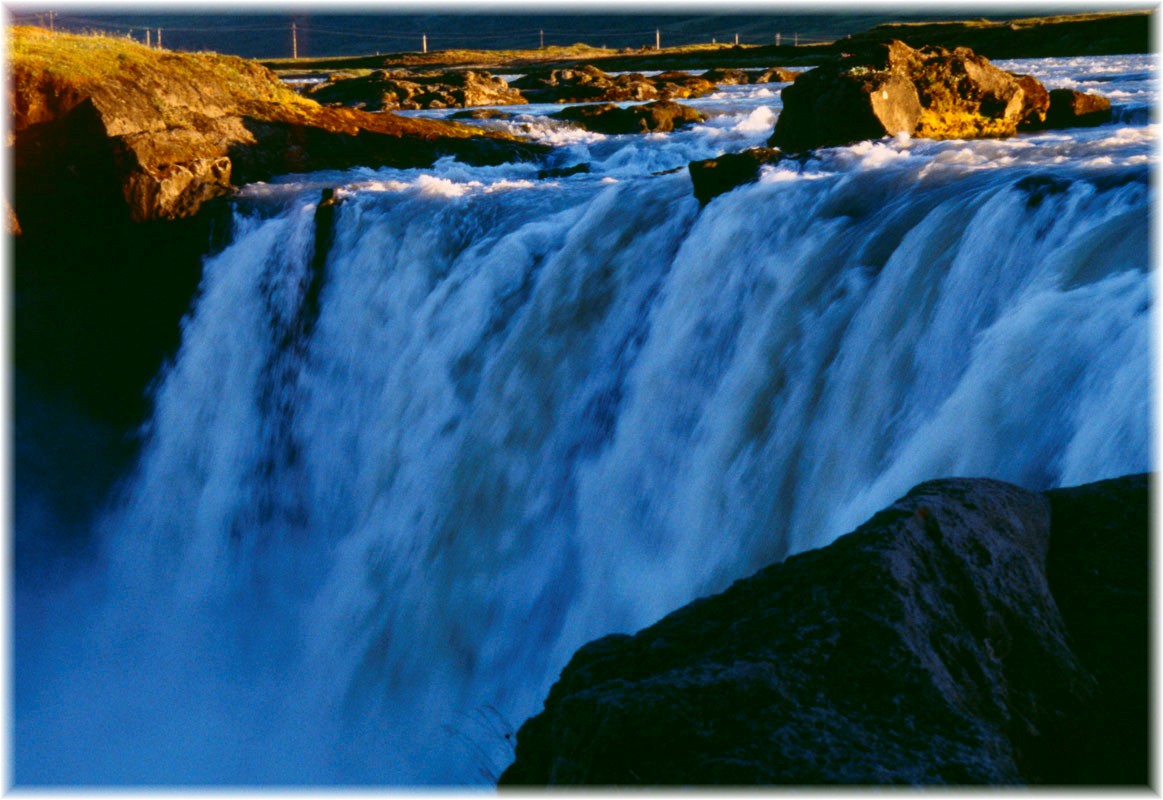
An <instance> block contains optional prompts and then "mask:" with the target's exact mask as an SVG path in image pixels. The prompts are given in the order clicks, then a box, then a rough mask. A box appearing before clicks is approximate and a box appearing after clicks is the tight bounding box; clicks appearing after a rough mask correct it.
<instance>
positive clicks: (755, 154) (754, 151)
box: [689, 147, 784, 204]
mask: <svg viewBox="0 0 1163 800" xmlns="http://www.w3.org/2000/svg"><path fill="white" fill-rule="evenodd" d="M782 158H784V154H783V153H781V152H780V151H779V150H776V149H774V148H771V147H752V148H750V149H747V150H744V151H743V152H741V153H724V154H723V155H721V156H716V157H715V158H708V159H704V160H703V161H692V162H691V163H690V167H689V168H690V174H691V183H692V184H694V189H695V197H697V198H698V200H699V202H700V203H703V204H706V203H708V202H710V201H711V200H712V199H713V198H715V197H718V196H719V195H721V194H723V193H724V192H729V191H731V190H732V189H734V188H735V187H736V186H739V185H741V184H744V183H750V182H751V181H753V180H755V178H756V177H758V175H759V170H760V169H762V167H763V165H764V164H774V163H776V162H777V161H779V160H781V159H782Z"/></svg>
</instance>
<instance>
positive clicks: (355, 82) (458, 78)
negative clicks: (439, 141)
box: [306, 70, 525, 111]
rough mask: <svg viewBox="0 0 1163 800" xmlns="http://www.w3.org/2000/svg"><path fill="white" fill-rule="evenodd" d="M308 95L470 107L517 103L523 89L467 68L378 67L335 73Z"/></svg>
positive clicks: (351, 102) (367, 104)
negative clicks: (418, 71) (423, 71)
mask: <svg viewBox="0 0 1163 800" xmlns="http://www.w3.org/2000/svg"><path fill="white" fill-rule="evenodd" d="M306 95H307V96H308V97H310V98H311V99H312V100H316V101H318V102H320V103H324V104H333V105H343V106H350V107H352V108H363V109H365V110H367V111H384V110H392V109H420V108H467V107H471V106H502V105H516V104H520V103H524V102H525V98H524V97H523V96H522V95H521V92H519V91H517V90H516V89H513V88H511V87H510V86H509V84H508V83H506V82H505V80H504V79H502V78H498V77H496V76H494V75H491V74H490V73H488V72H483V71H482V72H477V71H474V70H464V71H463V72H448V73H438V74H436V75H431V76H424V75H413V74H411V73H407V72H388V71H386V70H376V71H375V72H373V73H371V74H370V75H366V76H362V77H356V78H350V77H340V76H337V77H333V78H332V79H330V80H328V81H325V82H324V83H321V84H318V85H316V86H314V87H312V88H310V89H309V90H308V91H307V92H306Z"/></svg>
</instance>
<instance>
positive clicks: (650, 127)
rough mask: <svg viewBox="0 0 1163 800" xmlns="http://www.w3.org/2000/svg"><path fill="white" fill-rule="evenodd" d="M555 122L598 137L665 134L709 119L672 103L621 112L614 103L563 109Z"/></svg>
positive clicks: (647, 104)
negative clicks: (592, 132)
mask: <svg viewBox="0 0 1163 800" xmlns="http://www.w3.org/2000/svg"><path fill="white" fill-rule="evenodd" d="M550 116H551V117H553V118H554V119H560V120H565V121H568V122H574V123H577V124H578V125H580V126H581V127H583V128H585V129H586V130H589V131H595V132H596V133H607V134H619V133H666V132H668V131H672V130H674V129H675V128H682V127H685V126H687V125H692V124H694V123H696V122H702V121H703V120H704V119H706V117H705V116H704V115H703V114H702V113H701V112H699V111H697V110H695V109H693V108H691V107H690V106H684V105H681V104H679V103H674V102H671V101H669V100H657V101H655V102H653V103H646V104H645V105H640V106H630V107H629V108H621V107H620V106H617V105H614V104H613V103H603V104H601V105H590V106H570V107H569V108H563V109H562V110H561V111H558V112H557V113H556V114H551V115H550Z"/></svg>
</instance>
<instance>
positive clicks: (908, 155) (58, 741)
mask: <svg viewBox="0 0 1163 800" xmlns="http://www.w3.org/2000/svg"><path fill="white" fill-rule="evenodd" d="M1023 66H1024V67H1025V71H1036V69H1037V68H1040V69H1043V70H1046V71H1049V72H1050V73H1051V74H1058V73H1055V72H1054V70H1058V71H1060V72H1061V73H1062V74H1071V75H1076V76H1077V75H1080V74H1081V73H1084V72H1085V71H1087V70H1089V71H1091V72H1094V73H1096V74H1097V73H1103V70H1107V71H1108V72H1110V73H1112V74H1115V75H1120V74H1123V75H1127V74H1129V75H1131V77H1130V78H1127V80H1126V81H1125V82H1124V84H1119V87H1121V88H1118V89H1117V90H1118V91H1124V92H1127V93H1128V95H1134V93H1135V92H1141V91H1142V88H1141V87H1142V86H1143V85H1146V84H1147V83H1148V82H1149V78H1150V69H1151V64H1150V60H1149V59H1148V58H1146V57H1143V58H1135V59H1123V60H1117V59H1111V60H1103V59H1087V60H1074V61H1064V62H1029V63H1027V64H1024V65H1023ZM1103 74H1105V73H1103ZM1084 78H1085V76H1083V77H1081V78H1077V80H1080V81H1084ZM1104 89H1105V90H1107V91H1109V90H1110V87H1109V86H1104ZM732 92H734V94H732V93H731V92H727V93H724V94H722V95H717V96H715V97H712V98H710V99H708V100H706V101H704V104H705V105H706V106H707V107H712V108H713V107H717V106H718V107H721V109H725V110H727V112H728V113H726V114H724V115H723V116H721V117H719V118H717V119H716V120H714V121H713V122H712V123H711V124H709V125H707V126H702V127H701V128H700V129H699V130H698V131H695V132H688V133H684V134H674V135H671V136H652V137H647V138H634V137H609V138H606V137H600V136H594V135H589V134H579V133H576V132H571V131H570V130H568V129H566V128H564V127H562V126H556V125H553V124H550V123H546V122H544V121H543V120H542V118H541V117H540V116H538V113H537V111H538V110H537V109H533V110H531V111H530V114H529V116H527V117H525V118H521V119H519V120H518V121H516V122H512V123H506V124H508V125H510V126H513V127H523V128H524V129H525V130H526V131H532V132H534V133H535V134H537V135H539V136H542V137H544V138H546V139H548V140H553V141H555V142H556V143H558V144H559V151H558V154H557V156H556V157H557V158H558V159H559V160H561V162H562V163H563V164H564V163H573V162H574V161H576V160H587V161H590V162H591V163H592V164H593V165H594V168H593V170H592V172H591V174H589V175H582V176H577V177H574V178H570V179H566V180H559V181H546V180H541V181H538V180H533V179H532V178H533V173H534V172H535V170H536V167H531V166H527V165H511V166H506V167H493V168H468V167H464V166H462V165H459V164H456V163H455V162H442V163H440V164H438V165H437V167H436V168H435V169H433V170H427V171H393V170H384V171H381V172H371V171H367V170H364V171H356V172H353V173H346V174H342V175H340V174H336V175H316V176H308V177H307V178H306V179H305V180H298V181H291V180H288V181H284V182H281V183H278V184H273V185H270V186H257V187H252V189H250V190H249V192H248V194H247V196H245V197H244V198H243V199H242V200H241V201H240V203H239V207H238V211H237V213H236V220H235V227H236V230H235V234H234V238H233V244H232V245H231V246H229V247H228V248H227V249H225V250H224V251H223V252H222V253H220V254H219V255H217V256H215V257H213V258H211V259H209V260H208V262H207V264H206V268H205V276H204V281H203V285H202V289H201V291H200V295H199V297H198V299H197V301H196V303H195V305H194V307H193V309H192V311H191V312H190V315H189V317H188V319H187V320H186V322H185V324H184V335H183V343H182V346H181V350H180V352H179V353H178V354H177V356H176V358H175V359H174V361H173V363H172V364H171V365H170V367H169V368H168V369H167V370H166V371H165V372H164V374H163V375H162V376H160V377H159V380H158V383H157V386H156V389H155V393H154V406H155V410H154V414H153V417H152V419H151V421H150V422H149V425H148V429H147V431H146V436H145V445H144V449H143V453H142V455H141V458H140V463H139V465H138V467H137V469H136V471H135V472H134V474H133V475H131V476H128V477H127V479H126V480H125V481H124V483H123V486H122V488H121V491H120V492H119V494H118V496H117V498H116V499H115V500H113V501H111V502H110V508H109V510H108V512H107V513H106V514H105V515H104V517H103V519H101V520H100V522H99V523H98V525H97V528H98V532H99V534H100V536H101V537H102V539H101V541H102V542H103V543H104V551H103V552H104V558H103V559H102V560H101V569H100V572H99V577H97V578H94V579H92V580H90V581H87V582H85V583H83V585H81V586H80V587H79V588H78V587H74V588H73V590H72V592H71V593H70V594H69V595H68V596H67V597H62V598H60V600H59V603H58V605H57V606H55V608H56V609H57V610H56V611H55V612H43V613H45V614H46V617H45V619H47V620H48V622H43V621H42V624H46V625H50V626H51V633H45V634H44V635H42V636H40V637H39V638H38V637H35V636H32V637H26V639H28V640H29V642H28V643H26V642H25V639H21V640H20V641H21V645H20V646H21V647H22V648H24V652H23V653H21V654H18V659H17V676H16V677H17V692H16V705H15V711H16V720H15V721H16V728H15V737H16V738H15V745H16V750H15V757H16V778H17V780H18V781H19V782H21V783H39V782H63V783H73V782H80V783H108V782H131V783H133V782H146V783H158V782H162V783H170V782H178V783H183V782H194V783H203V782H209V783H249V782H263V781H268V782H281V783H465V782H479V781H484V780H489V779H491V777H494V776H495V775H496V774H497V773H498V772H499V770H500V769H502V768H503V767H504V766H505V765H506V764H507V762H508V759H509V758H510V757H511V751H510V749H509V748H510V747H511V740H510V739H509V738H508V737H507V734H509V733H511V731H512V729H513V728H515V727H516V726H518V725H519V724H520V723H521V722H522V721H523V720H524V719H525V718H526V717H527V716H528V715H530V714H531V713H534V712H536V711H537V710H538V708H539V704H540V701H541V700H542V699H543V697H544V695H545V693H546V691H547V690H548V688H549V686H550V685H551V683H552V681H553V680H554V678H555V677H556V675H557V673H558V672H559V671H560V669H561V668H562V667H563V666H564V664H565V663H566V662H567V661H568V659H569V657H570V655H571V654H572V652H573V651H574V650H575V649H576V648H577V647H579V646H580V645H582V644H584V643H585V642H587V641H589V640H591V639H593V638H595V637H597V636H600V635H603V634H605V633H609V632H613V631H633V630H635V629H638V628H640V627H642V626H643V625H646V624H648V623H650V622H652V621H654V620H656V619H658V618H659V617H660V616H662V615H663V614H665V613H667V612H668V611H671V610H673V609H675V608H677V607H678V606H680V605H682V604H683V603H685V602H688V601H689V600H691V599H693V598H695V597H698V596H700V595H704V594H707V593H710V592H714V591H717V590H720V589H722V588H724V587H725V586H726V585H728V584H729V583H730V582H731V581H732V580H734V579H736V578H739V577H742V576H744V575H747V574H750V573H751V572H753V571H754V570H755V569H757V568H758V567H760V566H762V565H764V564H767V563H770V562H771V561H773V560H775V559H778V558H781V557H784V556H786V555H788V554H789V553H792V552H796V551H801V550H804V549H807V548H811V547H817V546H821V545H824V544H826V543H828V542H829V541H830V540H832V539H834V538H835V537H836V536H838V535H840V534H842V533H844V532H846V531H847V530H850V529H851V528H853V527H854V526H855V525H856V524H858V523H859V522H861V521H862V520H863V519H865V518H866V517H867V516H869V515H870V514H871V513H872V512H874V511H876V510H877V509H879V508H881V507H883V506H884V505H887V504H888V503H890V502H892V501H893V500H894V499H895V498H896V497H898V496H900V495H901V494H903V493H904V492H905V491H907V490H908V489H909V488H910V487H911V486H912V485H914V484H916V483H918V482H920V481H923V480H927V479H930V478H936V477H943V476H953V475H967V476H969V475H971V476H992V477H997V478H1002V479H1005V480H1009V481H1013V482H1016V483H1019V484H1023V485H1026V486H1030V487H1036V488H1041V487H1048V486H1054V485H1070V484H1076V483H1080V482H1085V481H1088V480H1096V479H1099V478H1104V477H1110V476H1115V475H1120V474H1125V473H1128V472H1137V471H1143V470H1146V469H1148V468H1149V466H1150V452H1149V444H1150V435H1149V430H1150V378H1149V376H1150V366H1151V365H1150V307H1151V281H1150V274H1149V267H1150V262H1149V255H1148V237H1149V207H1150V202H1151V194H1150V187H1149V182H1148V171H1149V163H1150V161H1151V159H1152V155H1151V153H1152V146H1153V136H1154V132H1153V130H1152V129H1151V128H1150V127H1148V126H1146V125H1145V124H1144V122H1143V121H1142V120H1140V121H1138V122H1136V123H1134V124H1126V125H1122V124H1119V125H1110V126H1106V127H1104V128H1098V129H1094V130H1085V131H1073V132H1068V133H1048V134H1043V135H1039V136H1024V137H1019V138H1016V139H1013V140H1007V141H998V142H976V143H964V142H944V143H935V142H922V141H908V140H894V141H884V142H876V143H865V144H861V145H856V146H852V147H848V148H838V149H834V150H828V151H821V152H820V153H819V154H817V156H816V157H815V158H813V159H811V160H809V161H807V162H806V163H803V164H794V163H793V164H791V165H789V166H781V167H777V168H775V169H769V170H768V171H766V172H765V173H764V175H763V176H762V178H761V179H760V180H759V181H758V182H757V183H754V184H752V185H749V186H745V187H742V188H740V189H738V190H736V191H734V192H731V193H729V194H726V195H723V196H721V197H719V198H717V199H715V200H714V201H713V202H711V203H710V204H709V205H707V206H706V207H705V208H701V209H700V207H699V205H698V203H697V202H696V201H695V199H694V198H693V196H692V194H691V190H690V181H689V177H688V176H687V175H686V174H685V172H684V171H679V172H674V173H664V174H656V173H659V172H662V171H665V170H667V169H670V168H672V167H675V166H680V165H683V164H685V163H686V162H687V161H688V160H690V159H691V158H694V157H706V156H709V155H712V154H714V153H715V152H721V151H722V150H723V149H730V148H736V149H737V148H738V147H741V146H746V145H748V144H754V143H756V142H758V141H761V140H762V139H763V138H764V137H765V136H766V135H767V134H768V133H769V132H770V124H771V121H772V119H773V118H774V117H773V112H772V110H771V108H775V109H778V102H777V96H776V94H774V93H773V92H772V91H770V89H759V90H757V89H756V87H750V88H748V87H742V88H740V89H733V90H732ZM1135 96H1136V97H1137V96H1138V95H1135ZM335 185H339V186H340V187H341V188H340V189H339V190H338V192H337V195H336V200H337V202H336V204H335V206H334V207H333V208H329V209H326V210H325V213H321V212H320V210H319V209H318V208H317V206H318V203H319V198H320V192H319V189H320V187H322V186H335ZM17 624H18V628H19V626H20V619H19V618H18V622H17Z"/></svg>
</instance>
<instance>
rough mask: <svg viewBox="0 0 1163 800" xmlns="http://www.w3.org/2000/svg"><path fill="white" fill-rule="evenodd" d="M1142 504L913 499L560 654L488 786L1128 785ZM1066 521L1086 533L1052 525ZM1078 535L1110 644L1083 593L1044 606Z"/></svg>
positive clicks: (1134, 741) (922, 495) (1073, 565)
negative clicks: (533, 711)
mask: <svg viewBox="0 0 1163 800" xmlns="http://www.w3.org/2000/svg"><path fill="white" fill-rule="evenodd" d="M1095 487H1099V488H1098V489H1096V488H1095ZM1080 493H1081V494H1080ZM1087 493H1089V494H1087ZM1084 508H1085V509H1087V510H1086V511H1085V512H1083V511H1082V510H1081V509H1084ZM1146 508H1147V491H1146V481H1145V480H1144V479H1143V478H1142V477H1139V478H1128V479H1122V480H1121V481H1112V482H1107V483H1106V484H1097V485H1094V486H1092V487H1082V488H1080V489H1077V490H1062V491H1060V492H1053V493H1050V496H1049V499H1048V497H1047V496H1046V495H1043V494H1038V493H1034V492H1029V491H1026V490H1023V489H1020V488H1018V487H1015V486H1012V485H1009V484H1005V483H1001V482H999V481H993V480H943V481H934V482H931V483H926V484H922V485H920V486H918V487H917V488H915V489H914V490H913V491H911V492H910V493H909V494H908V495H907V496H906V497H904V498H902V499H901V500H899V501H898V502H897V503H895V504H893V505H892V506H891V507H889V508H888V509H886V510H884V511H882V512H880V513H878V514H877V515H876V516H874V517H873V518H872V519H871V520H869V521H868V522H867V523H865V524H864V525H862V526H861V527H860V528H858V529H857V530H856V531H855V532H853V533H851V534H849V535H847V536H844V537H842V538H840V539H839V540H837V541H836V542H834V543H833V544H831V545H829V546H828V547H825V548H823V549H820V550H816V551H812V552H808V553H803V554H800V555H797V556H793V557H792V558H789V559H788V560H786V561H785V562H783V563H780V564H777V565H774V566H771V567H768V568H766V569H764V570H761V571H760V572H758V573H756V574H755V575H754V576H752V577H750V578H747V579H744V580H741V581H739V582H737V583H736V584H734V585H733V586H732V587H730V588H729V589H728V590H727V591H725V592H723V593H722V594H719V595H715V596H713V597H709V598H705V599H702V600H697V601H695V602H694V603H691V604H690V605H688V606H686V607H684V608H682V609H680V610H678V611H676V612H674V613H673V614H671V615H670V616H668V617H666V618H665V619H663V620H662V621H661V622H659V623H657V624H655V625H653V626H651V627H650V628H647V629H645V630H643V631H641V632H640V633H638V634H636V635H634V636H624V635H615V636H608V637H606V638H603V639H600V640H598V641H595V642H593V643H591V644H589V645H587V646H586V647H584V648H582V649H581V650H579V651H578V652H577V653H576V654H575V656H574V658H573V660H572V661H571V662H570V664H569V666H567V667H566V669H565V670H564V671H563V672H562V675H561V678H560V680H559V681H558V682H557V684H556V685H555V686H554V687H553V688H552V690H551V691H550V694H549V697H548V699H547V700H546V703H545V709H544V710H543V711H542V712H541V713H540V714H538V715H537V716H535V717H533V718H532V719H530V720H529V721H528V722H527V723H526V724H525V725H524V726H522V728H521V730H520V732H519V734H518V740H517V758H516V762H515V763H514V764H513V765H512V766H511V767H510V768H509V769H508V770H507V771H506V772H505V773H504V775H502V777H501V784H502V785H520V784H536V785H546V784H603V785H620V784H672V785H673V784H816V783H829V784H832V783H839V784H884V783H907V784H1021V783H1060V782H1071V781H1080V780H1081V781H1088V780H1089V781H1092V782H1097V783H1104V782H1108V783H1109V782H1120V781H1123V782H1126V781H1131V782H1133V781H1136V780H1139V779H1140V778H1141V779H1142V780H1145V779H1146V767H1147V758H1146V753H1147V750H1146V742H1145V738H1146V726H1145V725H1144V724H1142V723H1143V722H1144V721H1145V709H1146V707H1147V703H1146V698H1147V684H1148V681H1147V672H1146V652H1147V651H1146V641H1147V625H1146V611H1147V608H1146V605H1147V603H1146V583H1147V581H1146V580H1145V578H1146V574H1147V572H1146V567H1145V566H1143V565H1144V564H1145V562H1146V555H1147V554H1146V548H1147V544H1146V543H1147V536H1146V528H1147V524H1146ZM1059 517H1060V518H1061V520H1062V522H1061V524H1059V523H1058V522H1057V521H1056V520H1057V519H1058V518H1059ZM1088 517H1089V518H1091V519H1094V518H1097V519H1099V520H1103V521H1105V523H1104V524H1105V528H1104V527H1103V525H1101V524H1100V525H1099V526H1098V529H1097V530H1093V533H1092V535H1087V534H1086V533H1081V534H1080V533H1078V532H1077V531H1075V532H1069V531H1065V527H1063V526H1066V527H1068V526H1070V525H1072V524H1080V525H1081V527H1082V529H1083V530H1084V531H1087V530H1092V528H1091V527H1089V523H1088V522H1087V521H1086V520H1087V519H1088ZM1059 527H1063V530H1064V532H1063V533H1062V534H1061V539H1062V541H1061V542H1058V541H1057V539H1056V537H1058V536H1059V533H1058V528H1059ZM1128 528H1129V529H1130V530H1126V529H1128ZM1114 530H1117V531H1118V534H1115V533H1113V531H1114ZM1099 541H1102V542H1106V543H1107V544H1106V545H1105V546H1106V547H1108V548H1111V549H1114V550H1117V551H1118V552H1119V553H1120V554H1121V556H1120V557H1118V558H1111V557H1109V556H1106V557H1105V558H1104V559H1102V563H1103V564H1108V565H1110V567H1109V569H1106V570H1104V573H1103V575H1102V577H1101V578H1099V579H1097V582H1095V581H1092V583H1095V587H1096V588H1094V589H1093V591H1094V592H1095V593H1098V594H1100V595H1101V596H1102V597H1106V598H1108V600H1104V601H1102V602H1104V603H1111V604H1114V606H1107V607H1111V608H1113V607H1116V606H1117V607H1118V608H1119V609H1121V611H1122V612H1123V613H1129V614H1131V617H1132V618H1133V619H1134V620H1136V622H1135V623H1134V624H1133V625H1132V627H1131V629H1130V630H1129V631H1128V632H1127V634H1126V638H1127V639H1128V641H1124V640H1123V639H1124V637H1123V636H1121V635H1120V636H1118V637H1114V638H1113V639H1112V637H1109V636H1108V637H1106V638H1103V636H1102V633H1101V628H1102V625H1101V623H1100V622H1099V620H1098V619H1093V620H1089V621H1088V619H1087V618H1086V611H1085V610H1084V608H1085V599H1084V594H1085V592H1079V591H1078V590H1077V589H1075V590H1073V592H1072V596H1073V597H1074V598H1076V601H1075V606H1077V605H1078V602H1077V601H1078V600H1082V601H1083V602H1082V606H1083V608H1081V609H1078V608H1074V607H1071V608H1070V610H1067V608H1066V607H1065V606H1064V607H1063V609H1061V610H1060V608H1059V604H1058V602H1057V600H1056V597H1055V591H1057V590H1059V588H1060V587H1061V586H1063V585H1065V586H1066V587H1067V588H1066V591H1067V592H1071V590H1070V589H1069V586H1070V585H1073V584H1076V583H1077V581H1076V579H1075V578H1073V577H1072V574H1073V573H1072V570H1076V569H1081V570H1085V569H1086V568H1087V565H1086V563H1085V561H1084V560H1085V559H1088V558H1092V557H1093V553H1092V552H1091V549H1090V548H1092V547H1094V546H1099V545H1098V542H1099ZM1048 553H1053V558H1054V561H1053V562H1052V566H1053V569H1052V570H1051V569H1049V568H1048V566H1047V565H1048V555H1047V554H1048ZM1112 584H1113V586H1112ZM1105 587H1111V588H1105ZM1128 589H1129V590H1131V591H1130V594H1129V597H1128V595H1127V594H1126V592H1127V591H1128ZM1102 592H1105V594H1102ZM1120 603H1121V605H1119V604H1120ZM1064 613H1066V614H1067V616H1066V617H1065V618H1064ZM1078 620H1082V621H1081V622H1079V621H1078ZM1104 645H1105V646H1107V647H1114V648H1116V649H1118V650H1120V652H1125V653H1127V654H1129V655H1131V656H1132V657H1133V663H1130V664H1126V663H1124V661H1123V660H1121V659H1120V658H1119V657H1118V655H1110V654H1109V652H1108V653H1107V654H1106V655H1099V654H1101V653H1102V651H1103V646H1104ZM1104 670H1105V671H1104ZM1112 691H1114V692H1115V695H1114V696H1116V700H1115V701H1114V702H1115V704H1116V713H1124V712H1125V711H1126V709H1128V708H1130V709H1136V710H1138V712H1139V713H1138V714H1137V716H1135V720H1136V723H1135V724H1136V727H1135V728H1134V731H1133V732H1132V733H1130V734H1129V735H1128V736H1127V737H1126V738H1127V741H1124V742H1121V743H1120V746H1122V747H1124V749H1129V750H1130V751H1131V752H1132V755H1130V756H1129V758H1127V759H1124V760H1126V761H1128V762H1129V763H1130V764H1131V766H1130V767H1128V768H1127V769H1125V770H1123V771H1122V772H1118V771H1116V770H1112V769H1111V768H1110V767H1109V766H1108V763H1109V761H1110V758H1109V756H1110V752H1109V751H1110V748H1109V747H1106V746H1104V745H1103V744H1102V742H1100V741H1099V740H1100V739H1101V738H1102V737H1106V736H1109V725H1110V723H1111V722H1112V717H1111V714H1110V713H1109V712H1108V711H1107V710H1106V709H1105V708H1104V703H1110V702H1112V701H1111V700H1110V699H1109V698H1110V697H1112V694H1111V692H1112ZM1119 693H1121V694H1119ZM1080 725H1082V726H1086V725H1089V727H1080Z"/></svg>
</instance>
